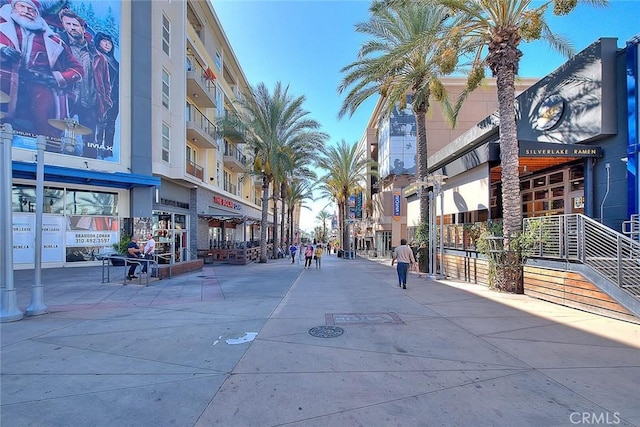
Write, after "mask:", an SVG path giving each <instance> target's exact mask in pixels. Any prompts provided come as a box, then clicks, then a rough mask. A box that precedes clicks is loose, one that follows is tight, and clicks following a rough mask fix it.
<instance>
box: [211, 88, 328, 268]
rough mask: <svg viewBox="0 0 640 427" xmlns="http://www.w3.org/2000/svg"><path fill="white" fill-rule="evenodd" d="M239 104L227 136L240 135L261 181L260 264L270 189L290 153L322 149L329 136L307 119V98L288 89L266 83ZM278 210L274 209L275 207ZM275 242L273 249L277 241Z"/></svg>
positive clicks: (227, 124) (264, 258) (264, 252)
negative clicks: (303, 147)
mask: <svg viewBox="0 0 640 427" xmlns="http://www.w3.org/2000/svg"><path fill="white" fill-rule="evenodd" d="M250 92H251V93H250V96H246V97H244V99H243V100H242V101H241V102H240V104H241V108H240V111H241V112H242V113H241V114H239V115H237V116H233V117H227V118H225V119H224V125H225V126H223V129H224V132H225V134H233V133H235V134H241V135H242V136H243V137H244V138H245V140H246V143H247V147H248V149H250V150H251V151H252V152H253V154H254V161H253V171H254V173H257V174H259V175H260V176H261V177H262V217H261V222H260V242H261V243H260V262H261V263H265V262H267V227H268V213H269V186H270V184H271V182H272V181H273V180H274V178H275V177H276V176H278V175H279V174H280V173H281V170H282V168H283V165H287V164H288V162H289V156H288V151H289V150H295V149H296V148H297V147H300V146H301V145H307V144H311V145H314V146H316V147H321V146H322V145H323V144H324V141H325V139H326V138H327V135H326V134H324V133H322V132H319V131H318V130H317V129H319V128H320V124H319V123H318V122H317V121H315V120H312V119H309V118H307V117H306V116H307V115H308V112H307V111H305V110H304V109H303V108H302V104H303V103H304V101H305V97H304V96H300V97H293V96H292V95H290V94H289V87H288V86H286V87H283V85H282V84H281V83H280V82H278V83H276V85H275V87H274V89H273V93H271V92H269V89H268V88H267V87H266V86H265V85H264V83H260V84H258V86H256V87H255V88H253V87H252V88H251V89H250ZM274 206H275V205H274ZM276 212H277V211H276V210H275V208H274V237H275V238H276V239H277V215H276ZM276 239H274V246H275V245H277V241H276Z"/></svg>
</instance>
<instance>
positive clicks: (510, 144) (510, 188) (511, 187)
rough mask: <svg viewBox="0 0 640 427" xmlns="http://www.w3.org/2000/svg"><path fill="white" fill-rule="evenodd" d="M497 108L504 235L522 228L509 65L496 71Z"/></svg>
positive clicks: (512, 87)
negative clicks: (498, 113)
mask: <svg viewBox="0 0 640 427" xmlns="http://www.w3.org/2000/svg"><path fill="white" fill-rule="evenodd" d="M496 79H497V81H496V84H497V87H498V104H499V112H500V163H501V166H502V221H503V232H504V237H505V239H506V242H505V243H506V244H505V249H506V250H510V245H509V240H510V239H511V238H512V237H514V236H517V235H518V234H520V231H521V230H522V211H521V209H522V207H521V203H520V175H519V171H518V163H519V159H518V132H517V126H516V115H515V108H514V103H515V74H514V71H513V70H512V69H511V68H509V67H501V68H500V69H499V71H498V74H497V75H496Z"/></svg>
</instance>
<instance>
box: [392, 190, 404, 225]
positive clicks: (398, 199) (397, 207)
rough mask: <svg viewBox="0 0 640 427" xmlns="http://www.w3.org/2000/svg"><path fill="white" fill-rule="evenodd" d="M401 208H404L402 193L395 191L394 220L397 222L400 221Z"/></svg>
mask: <svg viewBox="0 0 640 427" xmlns="http://www.w3.org/2000/svg"><path fill="white" fill-rule="evenodd" d="M401 207H402V193H401V192H400V190H394V191H393V219H394V220H395V221H399V220H400V214H401Z"/></svg>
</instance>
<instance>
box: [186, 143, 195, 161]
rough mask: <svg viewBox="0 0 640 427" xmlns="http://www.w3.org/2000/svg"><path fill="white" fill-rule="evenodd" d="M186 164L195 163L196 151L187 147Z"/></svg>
mask: <svg viewBox="0 0 640 427" xmlns="http://www.w3.org/2000/svg"><path fill="white" fill-rule="evenodd" d="M187 162H193V163H197V162H196V150H194V149H193V148H191V147H189V146H188V145H187Z"/></svg>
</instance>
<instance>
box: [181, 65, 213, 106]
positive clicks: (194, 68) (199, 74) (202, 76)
mask: <svg viewBox="0 0 640 427" xmlns="http://www.w3.org/2000/svg"><path fill="white" fill-rule="evenodd" d="M187 73H193V74H192V76H193V77H194V78H195V79H196V80H197V81H198V82H199V83H200V85H201V86H202V87H203V88H204V89H205V90H206V91H207V92H208V93H209V95H210V96H211V99H214V100H215V99H216V84H215V83H214V81H213V80H212V79H210V78H208V77H207V73H206V71H205V69H204V67H202V66H201V65H200V64H199V63H198V61H197V60H196V59H195V58H194V57H192V56H191V57H190V56H187Z"/></svg>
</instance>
